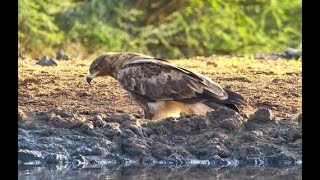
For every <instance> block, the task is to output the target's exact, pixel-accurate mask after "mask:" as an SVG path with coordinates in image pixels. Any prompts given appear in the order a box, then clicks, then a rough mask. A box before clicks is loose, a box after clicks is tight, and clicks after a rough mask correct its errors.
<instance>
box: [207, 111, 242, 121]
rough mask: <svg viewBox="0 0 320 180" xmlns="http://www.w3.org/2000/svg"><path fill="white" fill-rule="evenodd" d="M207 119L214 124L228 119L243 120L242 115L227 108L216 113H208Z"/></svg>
mask: <svg viewBox="0 0 320 180" xmlns="http://www.w3.org/2000/svg"><path fill="white" fill-rule="evenodd" d="M206 118H207V119H208V120H209V121H210V122H212V123H216V122H220V121H222V120H225V119H228V118H240V119H241V117H240V115H239V114H238V113H237V112H235V111H233V110H231V109H229V108H226V107H219V109H217V110H215V111H211V112H207V114H206Z"/></svg>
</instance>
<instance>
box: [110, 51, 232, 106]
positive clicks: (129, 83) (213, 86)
mask: <svg viewBox="0 0 320 180" xmlns="http://www.w3.org/2000/svg"><path fill="white" fill-rule="evenodd" d="M116 79H117V80H118V81H119V82H120V85H121V86H122V87H123V88H124V89H126V90H127V91H129V92H131V93H134V94H138V95H142V96H146V97H148V99H152V100H154V101H157V100H176V101H184V102H201V101H204V100H206V99H208V98H213V99H217V100H224V99H227V98H228V94H227V93H226V92H225V91H224V90H223V88H222V87H221V86H219V85H218V84H217V83H215V82H213V81H212V80H211V79H209V78H207V77H205V76H203V75H201V74H198V73H194V72H191V71H189V70H187V69H184V68H181V67H178V66H175V65H172V64H170V63H169V62H168V61H166V60H163V59H158V58H153V57H149V56H141V55H138V54H137V55H134V56H132V58H129V59H127V60H126V61H124V63H123V64H122V66H121V68H120V69H119V70H118V72H117V77H116Z"/></svg>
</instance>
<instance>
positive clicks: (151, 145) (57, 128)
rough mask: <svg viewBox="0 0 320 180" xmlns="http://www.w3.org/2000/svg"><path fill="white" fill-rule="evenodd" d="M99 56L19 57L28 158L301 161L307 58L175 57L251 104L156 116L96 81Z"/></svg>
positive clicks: (22, 143)
mask: <svg viewBox="0 0 320 180" xmlns="http://www.w3.org/2000/svg"><path fill="white" fill-rule="evenodd" d="M92 59H93V58H89V59H87V60H69V61H62V62H57V64H58V65H57V66H53V67H42V66H39V65H36V61H35V60H31V59H25V60H19V63H18V65H19V79H18V86H19V89H18V105H19V115H18V124H19V126H18V128H19V130H18V149H19V152H18V156H19V162H18V163H19V164H34V163H36V164H42V163H45V164H46V163H67V164H75V165H88V164H100V165H104V164H113V163H115V164H117V163H133V164H139V163H146V164H207V165H231V166H232V165H254V166H259V165H296V164H301V156H302V147H301V145H302V131H301V128H302V123H301V122H302V114H301V101H302V98H301V88H302V83H301V78H302V77H301V76H302V72H301V61H297V60H255V59H251V58H250V57H245V58H225V57H219V56H212V57H207V58H204V57H195V58H193V59H185V60H173V61H172V62H173V63H175V64H178V65H181V66H183V67H185V68H188V69H190V70H195V71H197V72H200V73H203V74H205V75H207V76H209V77H211V78H212V79H213V80H214V81H216V82H218V83H219V84H221V85H222V86H223V87H226V88H231V89H232V90H233V91H235V92H238V93H240V94H242V95H243V96H244V97H245V98H246V99H247V101H248V104H249V106H248V107H243V108H242V112H241V113H240V114H238V113H235V112H234V111H232V110H229V109H226V108H220V109H218V110H217V111H214V112H209V113H207V114H206V115H205V116H195V115H194V116H182V117H180V118H166V119H164V120H160V121H150V120H144V119H142V112H141V110H140V108H139V107H138V106H137V105H136V104H135V102H134V101H133V100H131V99H130V97H129V96H128V94H127V93H126V92H125V91H124V90H122V89H121V88H120V87H119V86H118V84H117V82H116V81H115V80H113V79H111V78H97V79H95V80H94V82H92V85H91V86H89V85H88V84H87V83H86V81H85V75H86V73H87V71H88V67H89V65H90V63H91V61H92Z"/></svg>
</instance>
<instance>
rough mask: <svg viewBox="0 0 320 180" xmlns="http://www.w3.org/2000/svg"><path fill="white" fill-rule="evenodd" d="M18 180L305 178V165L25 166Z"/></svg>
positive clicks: (237, 179) (20, 169) (238, 179)
mask: <svg viewBox="0 0 320 180" xmlns="http://www.w3.org/2000/svg"><path fill="white" fill-rule="evenodd" d="M18 178H19V179H27V180H31V179H32V180H35V179H85V180H90V179H142V180H154V179H157V180H160V179H174V180H175V179H178V180H179V179H183V180H189V179H234V180H241V179H258V180H259V179H261V180H262V179H263V180H264V179H266V180H267V179H270V180H275V179H277V180H278V179H283V180H294V179H302V168H301V166H294V167H248V166H246V167H239V166H238V167H212V166H204V165H196V166H148V165H128V166H125V165H121V166H103V167H101V166H100V167H94V166H86V167H72V166H68V165H65V166H64V165H52V166H30V165H29V166H25V165H20V166H19V168H18Z"/></svg>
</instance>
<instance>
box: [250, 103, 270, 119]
mask: <svg viewBox="0 0 320 180" xmlns="http://www.w3.org/2000/svg"><path fill="white" fill-rule="evenodd" d="M272 120H274V118H273V114H272V111H271V110H270V109H268V108H265V107H262V108H259V109H258V110H257V111H256V112H254V114H253V115H251V116H250V118H249V119H248V121H257V122H268V121H272Z"/></svg>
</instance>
